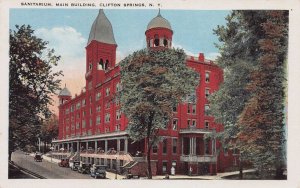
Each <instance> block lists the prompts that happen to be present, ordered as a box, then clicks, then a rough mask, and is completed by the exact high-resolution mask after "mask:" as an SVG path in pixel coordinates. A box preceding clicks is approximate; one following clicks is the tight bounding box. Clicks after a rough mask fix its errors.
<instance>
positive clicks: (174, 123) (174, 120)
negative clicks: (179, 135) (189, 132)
mask: <svg viewBox="0 0 300 188" xmlns="http://www.w3.org/2000/svg"><path fill="white" fill-rule="evenodd" d="M177 127H178V119H173V130H177Z"/></svg>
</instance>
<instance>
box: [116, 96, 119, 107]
mask: <svg viewBox="0 0 300 188" xmlns="http://www.w3.org/2000/svg"><path fill="white" fill-rule="evenodd" d="M119 105H120V99H119V98H116V106H119Z"/></svg>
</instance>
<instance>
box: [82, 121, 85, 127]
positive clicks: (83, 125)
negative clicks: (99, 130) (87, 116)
mask: <svg viewBox="0 0 300 188" xmlns="http://www.w3.org/2000/svg"><path fill="white" fill-rule="evenodd" d="M82 128H85V120H82Z"/></svg>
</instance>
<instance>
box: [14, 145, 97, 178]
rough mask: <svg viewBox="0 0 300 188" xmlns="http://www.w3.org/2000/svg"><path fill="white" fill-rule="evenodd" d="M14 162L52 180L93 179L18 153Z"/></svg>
mask: <svg viewBox="0 0 300 188" xmlns="http://www.w3.org/2000/svg"><path fill="white" fill-rule="evenodd" d="M12 161H14V163H15V164H17V165H19V166H21V167H23V168H26V169H28V170H30V171H32V172H34V173H37V174H39V175H41V176H44V177H45V178H50V179H91V177H90V176H89V175H88V174H80V173H78V172H76V171H72V170H71V169H70V168H63V167H59V166H58V165H57V164H55V163H50V162H48V161H46V160H43V162H35V161H34V160H33V157H32V156H30V155H25V154H24V153H23V152H20V151H16V152H13V154H12ZM100 181H101V180H100Z"/></svg>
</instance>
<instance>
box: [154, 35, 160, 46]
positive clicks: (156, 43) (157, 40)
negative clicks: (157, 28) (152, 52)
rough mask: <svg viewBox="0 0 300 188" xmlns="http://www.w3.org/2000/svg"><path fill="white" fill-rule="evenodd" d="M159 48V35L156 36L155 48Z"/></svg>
mask: <svg viewBox="0 0 300 188" xmlns="http://www.w3.org/2000/svg"><path fill="white" fill-rule="evenodd" d="M157 46H159V38H158V35H154V47H157Z"/></svg>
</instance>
